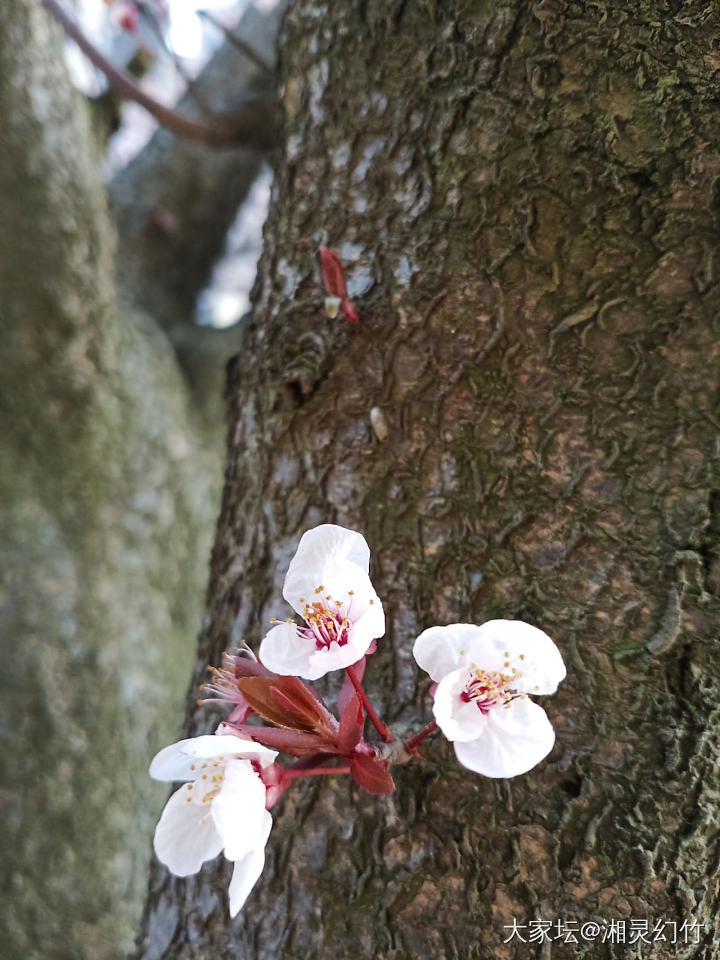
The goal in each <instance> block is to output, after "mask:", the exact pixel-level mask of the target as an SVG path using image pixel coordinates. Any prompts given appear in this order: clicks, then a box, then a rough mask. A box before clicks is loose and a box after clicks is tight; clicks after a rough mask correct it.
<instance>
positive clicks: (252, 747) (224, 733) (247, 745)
mask: <svg viewBox="0 0 720 960" xmlns="http://www.w3.org/2000/svg"><path fill="white" fill-rule="evenodd" d="M233 722H237V721H233ZM215 736H216V737H235V739H236V740H237V741H239V742H238V743H236V744H235V754H234V758H235V759H238V760H257V761H258V763H259V764H260V766H261V767H262V768H263V769H264V768H265V767H269V766H272V764H273V763H275V760H276V759H277V755H278V752H277V750H271V749H270V748H269V747H265V746H263V744H261V743H257V742H256V741H255V740H253V739H252V738H251V737H249V736H247V735H245V734H243V732H242V731H241V730H237V729H236V728H235V727H233V726H232V725H231V724H230V722H229V720H228V721H224V720H223V721H221V722H220V723H219V724H218V726H217V730H216V731H215Z"/></svg>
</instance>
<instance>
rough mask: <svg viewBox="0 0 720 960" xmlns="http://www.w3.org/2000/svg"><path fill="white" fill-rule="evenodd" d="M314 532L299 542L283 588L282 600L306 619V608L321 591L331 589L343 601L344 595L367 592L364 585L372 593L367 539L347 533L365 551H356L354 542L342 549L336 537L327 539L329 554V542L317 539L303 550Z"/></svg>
mask: <svg viewBox="0 0 720 960" xmlns="http://www.w3.org/2000/svg"><path fill="white" fill-rule="evenodd" d="M326 526H330V524H326ZM316 529H319V530H321V529H323V528H322V527H318V528H316ZM332 529H334V530H342V529H343V528H342V527H332ZM314 532H315V531H313V530H310V531H308V533H306V534H305V535H304V536H303V538H302V540H301V541H300V546H299V547H298V552H297V553H296V554H295V556H294V557H293V559H292V561H291V562H290V567H289V568H288V572H287V575H286V577H285V583H284V584H283V597H284V598H285V599H286V600H287V602H288V603H289V604H290V606H291V607H292V608H293V609H294V610H295V611H296V612H297V613H299V614H300V616H302V615H303V612H304V609H305V604H306V603H307V602H309V601H311V600H312V599H313V598H314V597H315V595H316V591H318V588H319V587H323V588H325V589H326V590H327V588H328V587H330V588H331V592H332V595H333V596H338V597H339V598H340V599H344V598H343V597H342V596H341V591H342V592H344V591H347V590H354V591H355V592H356V593H357V592H359V591H363V590H364V589H365V584H367V585H369V586H370V589H371V590H372V585H371V584H370V578H369V576H368V567H369V560H370V551H369V550H368V546H367V544H366V543H365V540H364V538H363V537H361V536H360V534H359V533H354V532H353V531H352V530H348V531H344V532H345V533H349V534H352V537H359V539H360V541H361V542H362V545H364V550H363V551H360V550H358V549H356V546H357V544H356V541H354V540H346V541H345V543H344V545H341V546H339V545H338V543H337V542H335V541H337V539H338V538H337V537H334V536H332V537H329V538H327V544H328V549H327V550H325V549H323V544H324V542H325V539H326V538H318V539H317V543H316V542H315V541H311V545H310V547H309V548H308V549H303V541H304V540H305V537H307V536H308V535H309V534H311V533H314ZM353 557H359V559H361V561H362V562H357V560H353V559H352V558H353Z"/></svg>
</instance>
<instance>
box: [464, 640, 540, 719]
mask: <svg viewBox="0 0 720 960" xmlns="http://www.w3.org/2000/svg"><path fill="white" fill-rule="evenodd" d="M505 656H506V657H507V656H509V654H507V653H506V654H505ZM520 659H521V660H523V659H524V657H522V656H521V657H520ZM503 666H504V670H503V671H498V670H490V671H488V670H481V669H480V667H478V666H476V665H475V664H474V663H473V664H472V666H471V668H470V673H469V675H468V679H467V682H466V684H465V689H464V690H463V691H462V692H461V693H460V699H461V700H462V701H463V703H474V704H475V705H476V706H477V708H478V710H480V712H481V713H482V714H483V715H484V716H486V715H487V714H488V713H489V712H490V710H491V709H492V708H493V707H496V706H499V705H502V706H504V705H506V704H508V703H510V701H511V700H514V699H515V698H516V697H518V696H520V694H519V693H518V692H517V690H516V684H517V681H518V680H519V679H520V678H521V677H522V673H521V672H520V671H519V670H518V669H517V667H514V666H512V665H511V663H510V662H509V660H506V661H505V663H504V664H503Z"/></svg>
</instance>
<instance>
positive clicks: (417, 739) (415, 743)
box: [405, 720, 438, 753]
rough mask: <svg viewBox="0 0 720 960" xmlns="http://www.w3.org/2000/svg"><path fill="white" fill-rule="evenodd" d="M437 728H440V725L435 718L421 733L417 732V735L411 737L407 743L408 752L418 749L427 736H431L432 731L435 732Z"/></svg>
mask: <svg viewBox="0 0 720 960" xmlns="http://www.w3.org/2000/svg"><path fill="white" fill-rule="evenodd" d="M437 728H438V725H437V723H436V722H435V721H434V720H433V721H432V723H429V724H428V725H427V726H426V727H424V728H423V729H422V730H421V731H420V733H416V734H415V736H414V737H411V738H410V739H409V740H408V741H407V743H406V744H405V749H406V750H407V752H408V753H412V752H413V751H414V750H417V748H418V747H419V746H420V744H421V743H422V742H423V740H424V739H425V737H429V736H430V734H431V733H435V731H436V730H437Z"/></svg>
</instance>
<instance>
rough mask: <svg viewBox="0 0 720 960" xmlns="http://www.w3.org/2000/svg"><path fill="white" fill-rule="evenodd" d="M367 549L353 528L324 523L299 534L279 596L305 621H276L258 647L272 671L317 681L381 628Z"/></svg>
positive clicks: (346, 662)
mask: <svg viewBox="0 0 720 960" xmlns="http://www.w3.org/2000/svg"><path fill="white" fill-rule="evenodd" d="M369 568H370V550H369V548H368V545H367V543H366V542H365V538H364V537H363V536H362V535H361V534H359V533H356V532H355V531H354V530H346V529H345V528H344V527H338V526H335V525H334V524H330V523H326V524H322V525H321V526H319V527H315V528H314V529H312V530H308V531H307V532H306V533H304V534H303V536H302V538H301V540H300V544H299V546H298V549H297V553H296V554H295V556H294V557H293V559H292V561H291V562H290V567H289V569H288V572H287V576H286V577H285V584H284V586H283V597H284V598H285V599H286V600H287V602H288V603H289V604H290V605H291V606H292V608H293V609H294V610H295V612H296V613H298V614H299V615H300V616H301V617H302V618H303V620H304V621H305V622H304V625H302V626H298V625H297V624H296V623H295V622H294V621H292V620H291V621H287V622H285V623H280V624H278V626H276V627H274V628H273V629H272V630H271V631H270V632H269V633H268V634H267V636H266V637H265V639H264V640H263V642H262V644H261V646H260V660H261V662H262V663H263V664H264V666H266V667H267V668H268V669H269V670H273V671H274V672H275V673H279V674H287V675H291V676H299V677H304V678H305V679H306V680H317V679H318V678H319V677H323V676H325V674H326V673H329V672H330V671H331V670H341V669H343V668H345V667H349V666H351V665H352V664H354V663H357V661H358V660H360V659H361V658H362V657H363V656H365V654H366V653H367V651H368V648H369V647H370V645H371V644H372V642H373V640H375V639H377V638H378V637H381V636H382V635H383V634H384V633H385V614H384V613H383V608H382V604H381V602H380V600H379V599H378V596H377V594H376V593H375V590H374V589H373V585H372V583H371V582H370V577H369V576H368V571H369Z"/></svg>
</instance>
